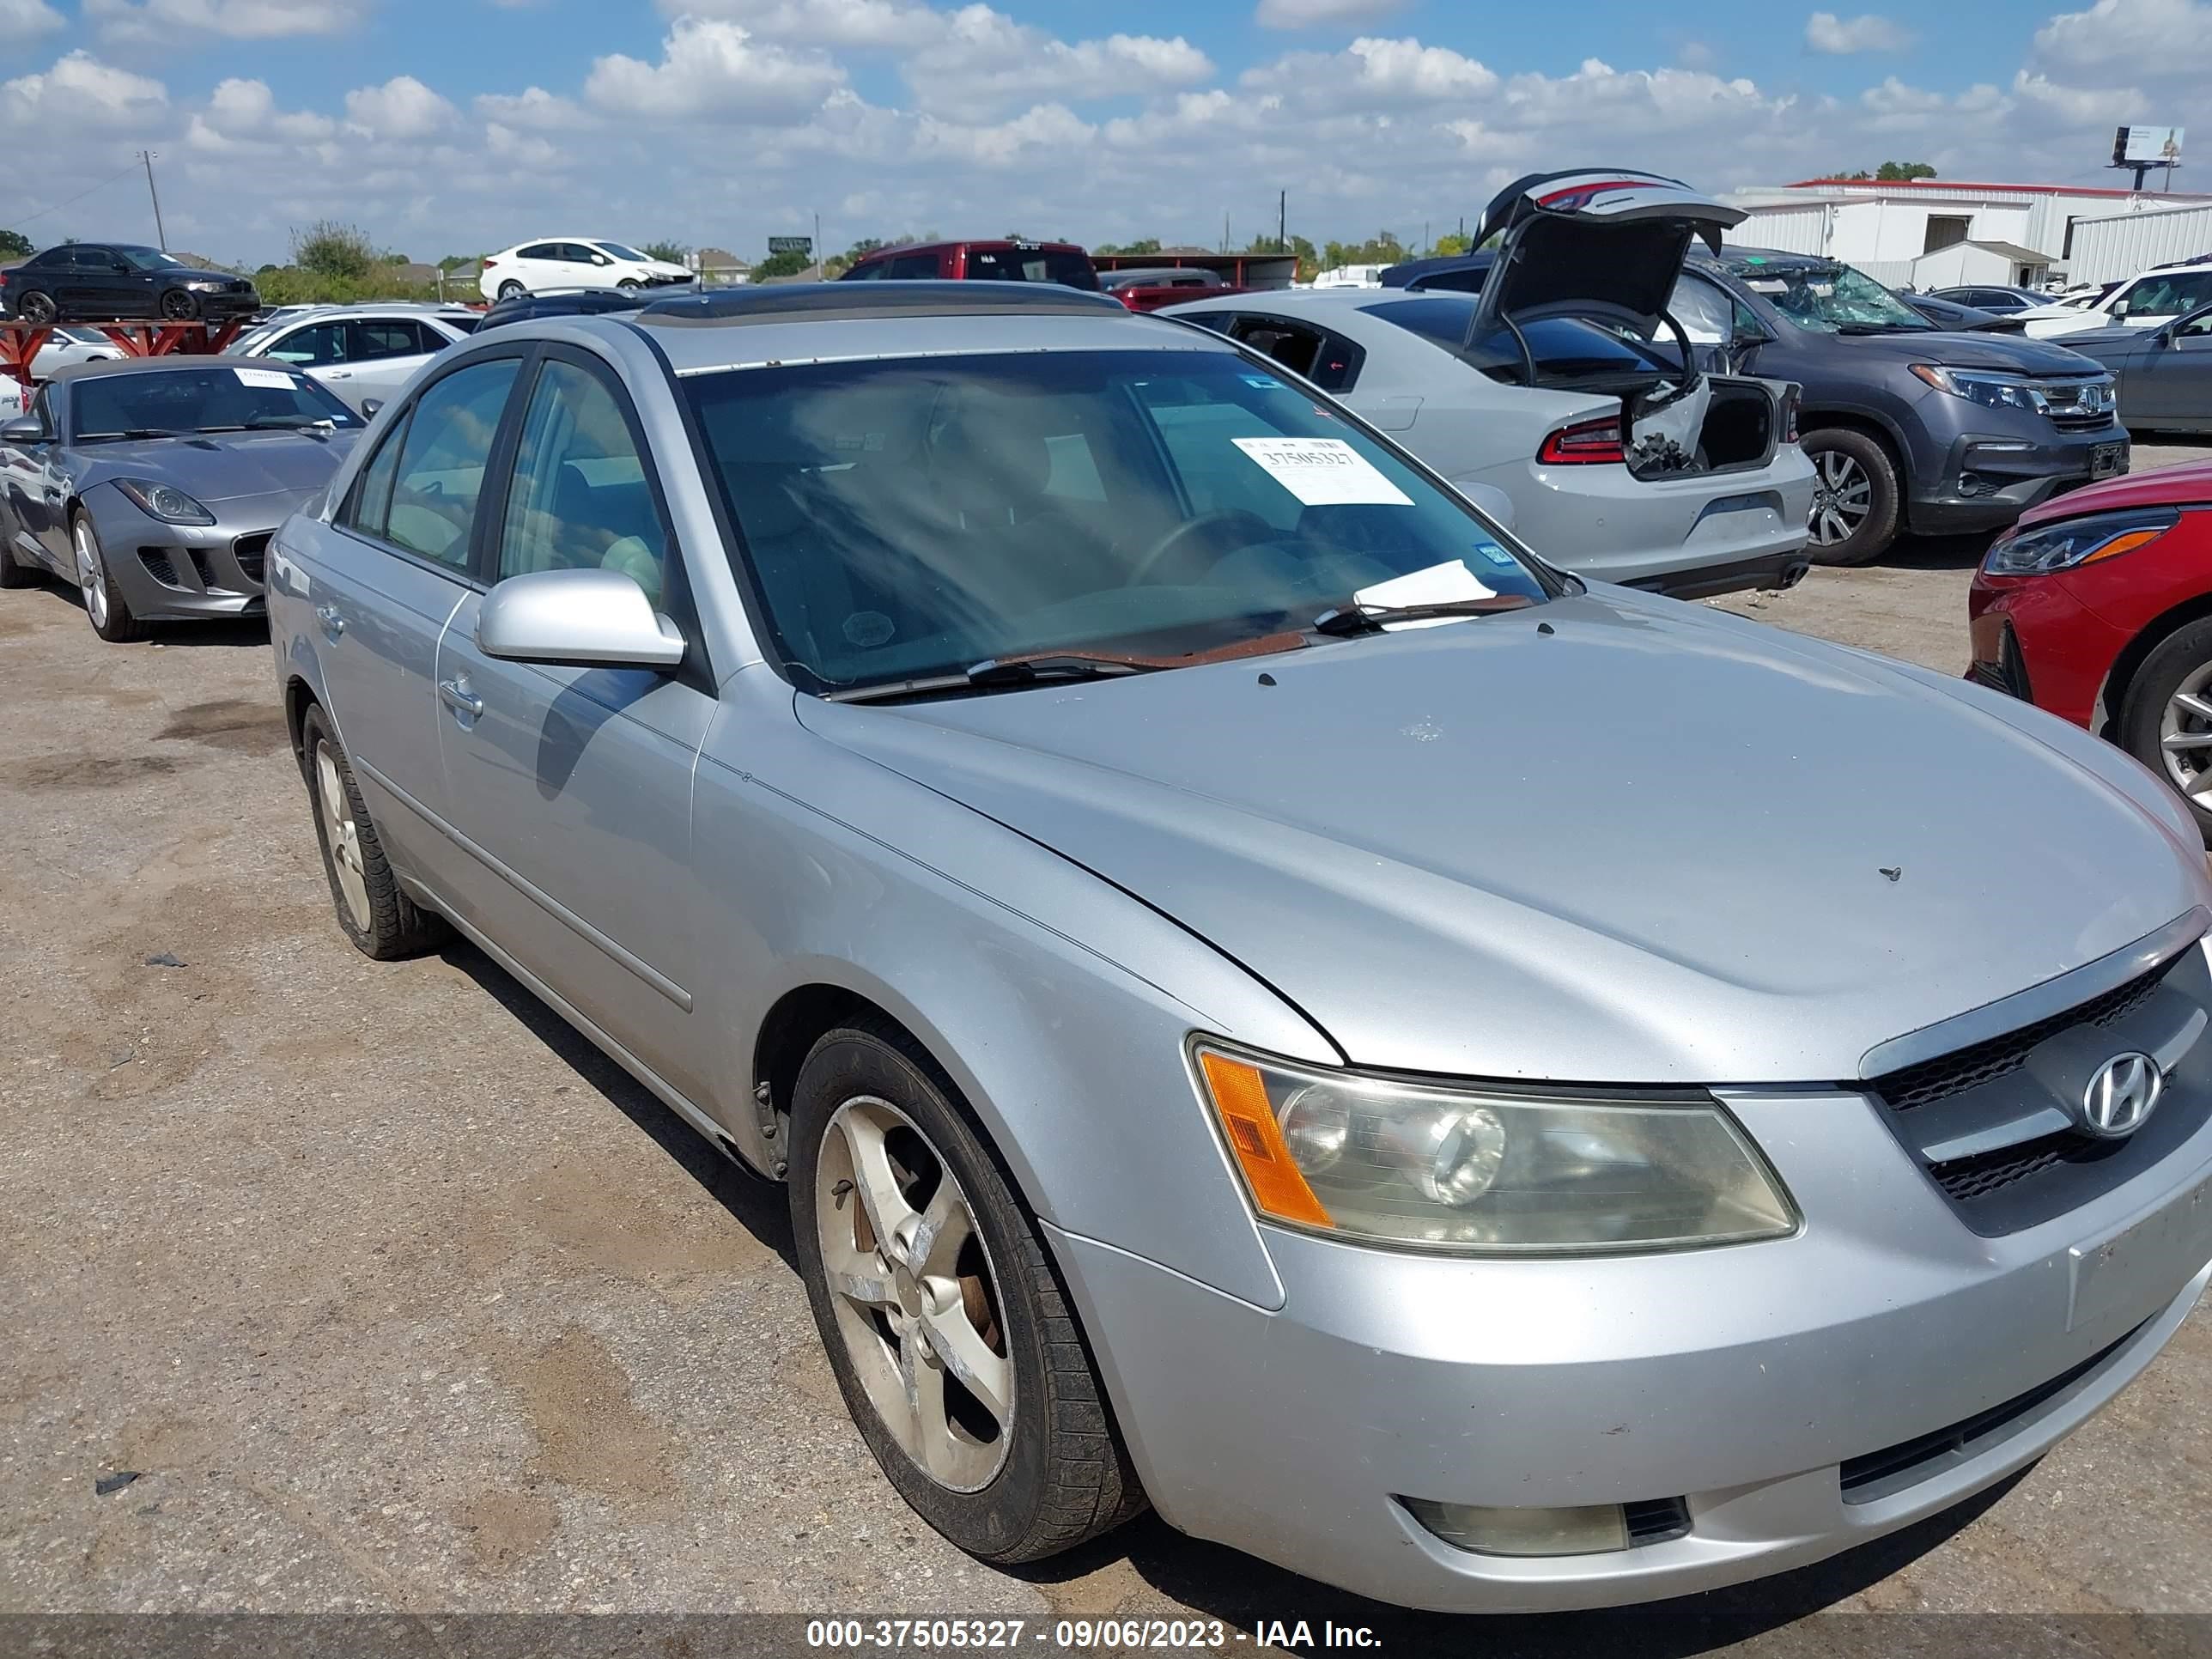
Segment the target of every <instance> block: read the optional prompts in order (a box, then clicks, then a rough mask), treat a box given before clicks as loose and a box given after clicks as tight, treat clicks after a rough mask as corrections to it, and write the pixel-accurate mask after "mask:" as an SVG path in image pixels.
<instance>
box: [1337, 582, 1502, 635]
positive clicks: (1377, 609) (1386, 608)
mask: <svg viewBox="0 0 2212 1659" xmlns="http://www.w3.org/2000/svg"><path fill="white" fill-rule="evenodd" d="M1534 604H1535V601H1534V599H1529V598H1528V597H1526V596H1525V595H1523V594H1520V593H1498V594H1495V595H1493V596H1492V597H1491V598H1489V599H1447V600H1444V601H1443V602H1441V603H1439V604H1436V605H1361V604H1359V603H1358V601H1357V600H1354V601H1353V602H1352V603H1351V604H1349V605H1340V606H1338V607H1337V608H1336V609H1335V610H1334V611H1322V613H1321V615H1319V616H1318V617H1315V618H1314V619H1313V623H1312V624H1311V626H1312V628H1313V631H1314V632H1315V633H1316V634H1333V635H1337V636H1338V637H1339V638H1348V637H1350V636H1351V635H1354V634H1377V633H1380V632H1382V630H1383V626H1384V625H1385V624H1386V623H1407V622H1425V621H1428V620H1430V619H1431V618H1432V617H1494V616H1497V615H1498V613H1499V612H1501V611H1525V610H1527V609H1528V607H1529V606H1530V605H1534Z"/></svg>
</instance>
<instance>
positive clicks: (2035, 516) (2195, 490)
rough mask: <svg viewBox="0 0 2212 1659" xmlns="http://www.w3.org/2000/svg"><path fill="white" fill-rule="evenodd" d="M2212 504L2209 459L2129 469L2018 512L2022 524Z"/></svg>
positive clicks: (2211, 473) (2211, 469) (2210, 463)
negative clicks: (2131, 509) (2123, 510)
mask: <svg viewBox="0 0 2212 1659" xmlns="http://www.w3.org/2000/svg"><path fill="white" fill-rule="evenodd" d="M2207 505H2212V461H2192V462H2191V463H2189V464H2188V465H2185V466H2154V467H2153V468H2151V469H2150V470H2149V471H2147V472H2130V473H2125V474H2123V475H2122V476H2121V477H2117V478H2107V479H2106V480H2105V482H2104V483H2095V484H2091V485H2089V486H2088V487H2087V489H2074V490H2069V491H2068V492H2067V493H2066V494H2065V495H2056V496H2053V497H2052V498H2051V500H2049V501H2045V502H2044V504H2043V505H2042V506H2040V507H2031V508H2030V509H2029V510H2028V511H2027V512H2026V513H2021V515H2020V522H2021V525H2022V526H2032V525H2039V524H2049V523H2051V521H2052V520H2057V519H2078V518H2080V517H2081V515H2082V514H2083V513H2111V512H2115V511H2118V510H2119V509H2121V508H2124V507H2203V506H2207Z"/></svg>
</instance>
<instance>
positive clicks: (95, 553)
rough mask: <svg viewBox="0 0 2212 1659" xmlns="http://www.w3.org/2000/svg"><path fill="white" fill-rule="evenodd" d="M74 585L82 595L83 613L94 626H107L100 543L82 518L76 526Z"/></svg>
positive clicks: (104, 573) (105, 582) (105, 589)
mask: <svg viewBox="0 0 2212 1659" xmlns="http://www.w3.org/2000/svg"><path fill="white" fill-rule="evenodd" d="M76 585H77V587H78V590H79V591H80V592H82V593H83V595H84V613H85V615H86V616H88V617H91V618H92V625H93V626H94V628H105V627H106V626H107V573H106V571H105V570H103V569H101V568H100V544H99V543H98V542H97V541H95V540H94V539H93V535H92V526H89V525H88V524H86V523H85V522H84V521H83V520H81V519H80V520H78V521H77V526H76Z"/></svg>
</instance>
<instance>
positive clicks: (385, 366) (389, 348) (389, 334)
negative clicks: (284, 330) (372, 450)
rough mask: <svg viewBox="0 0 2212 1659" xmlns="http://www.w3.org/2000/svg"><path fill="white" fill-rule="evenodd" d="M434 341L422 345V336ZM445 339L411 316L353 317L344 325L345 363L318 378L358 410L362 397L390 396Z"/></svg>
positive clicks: (428, 358)
mask: <svg viewBox="0 0 2212 1659" xmlns="http://www.w3.org/2000/svg"><path fill="white" fill-rule="evenodd" d="M425 337H428V340H430V341H434V342H435V344H426V343H425ZM445 343H446V338H445V337H444V336H443V335H441V334H439V333H437V332H436V331H435V330H431V329H428V328H425V327H424V326H423V325H422V322H421V321H420V320H419V319H416V318H413V317H356V318H352V319H349V321H348V322H347V325H346V362H345V366H344V367H343V368H334V369H331V371H330V372H329V373H328V374H324V375H321V376H319V377H318V378H319V379H322V380H327V381H328V382H330V386H331V391H333V392H337V394H338V396H339V397H341V398H344V399H345V400H346V402H347V403H349V404H351V405H352V406H353V407H354V408H356V409H359V408H360V407H361V405H362V402H363V400H364V399H367V398H383V399H385V400H386V401H387V402H388V401H390V399H391V398H392V394H393V393H394V392H398V390H399V388H400V387H402V386H405V385H406V384H407V382H408V381H409V380H411V379H413V378H414V374H415V371H416V369H418V368H422V365H423V364H424V363H427V362H429V361H430V356H431V354H432V353H433V352H435V351H437V350H439V349H441V348H443V347H444V345H445Z"/></svg>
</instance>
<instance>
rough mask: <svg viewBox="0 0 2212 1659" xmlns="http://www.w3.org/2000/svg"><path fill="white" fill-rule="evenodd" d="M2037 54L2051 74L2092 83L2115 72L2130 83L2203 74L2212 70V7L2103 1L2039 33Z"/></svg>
mask: <svg viewBox="0 0 2212 1659" xmlns="http://www.w3.org/2000/svg"><path fill="white" fill-rule="evenodd" d="M2033 55H2034V58H2035V61H2036V62H2037V63H2038V64H2039V65H2041V66H2042V67H2043V68H2045V70H2049V71H2051V72H2052V73H2056V74H2061V75H2063V76H2066V77H2067V78H2069V80H2076V81H2081V82H2087V83H2089V84H2092V85H2093V84H2097V82H2098V81H2099V79H2100V77H2102V76H2107V75H2114V74H2117V75H2118V76H2120V77H2122V80H2123V82H2142V81H2156V80H2167V79H2178V78H2180V77H2183V76H2201V75H2203V74H2206V73H2208V72H2212V5H2208V4H2205V3H2203V0H2097V3H2096V4H2095V5H2093V6H2091V7H2090V8H2089V9H2087V11H2069V12H2061V13H2060V14H2059V15H2057V16H2055V17H2053V18H2052V19H2051V21H2049V22H2047V23H2045V25H2044V26H2043V27H2041V28H2039V29H2038V30H2037V31H2036V32H2035V42H2034V46H2033ZM2192 90H2194V89H2193V88H2192Z"/></svg>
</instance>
